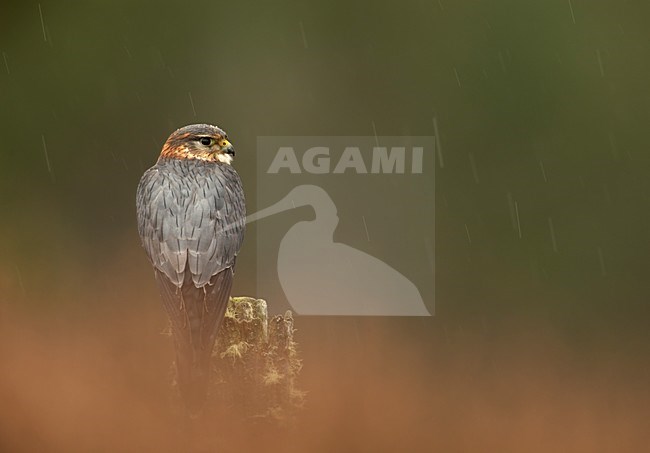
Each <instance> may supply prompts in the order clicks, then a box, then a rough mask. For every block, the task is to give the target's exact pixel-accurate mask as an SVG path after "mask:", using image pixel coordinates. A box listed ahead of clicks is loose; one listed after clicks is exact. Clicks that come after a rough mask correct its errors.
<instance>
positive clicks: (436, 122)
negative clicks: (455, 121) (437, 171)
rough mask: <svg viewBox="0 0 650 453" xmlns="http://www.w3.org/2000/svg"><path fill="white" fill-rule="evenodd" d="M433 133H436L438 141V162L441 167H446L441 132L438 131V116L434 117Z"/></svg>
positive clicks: (436, 144)
mask: <svg viewBox="0 0 650 453" xmlns="http://www.w3.org/2000/svg"><path fill="white" fill-rule="evenodd" d="M433 133H434V135H435V139H436V143H435V147H436V151H437V152H436V154H438V163H439V164H440V168H445V161H444V160H443V158H442V147H441V146H440V133H439V132H438V118H436V117H435V116H434V117H433Z"/></svg>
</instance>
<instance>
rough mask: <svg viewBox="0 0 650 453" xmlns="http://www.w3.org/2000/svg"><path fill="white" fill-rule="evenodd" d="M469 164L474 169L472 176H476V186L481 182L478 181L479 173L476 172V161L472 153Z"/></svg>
mask: <svg viewBox="0 0 650 453" xmlns="http://www.w3.org/2000/svg"><path fill="white" fill-rule="evenodd" d="M469 164H470V166H471V167H472V175H473V176H474V181H475V182H476V184H478V183H479V180H478V171H477V170H476V161H475V160H474V154H473V153H471V152H470V153H469Z"/></svg>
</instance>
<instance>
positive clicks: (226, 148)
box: [221, 140, 235, 156]
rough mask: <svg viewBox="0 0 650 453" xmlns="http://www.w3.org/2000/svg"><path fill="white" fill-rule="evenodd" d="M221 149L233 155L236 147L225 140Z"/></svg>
mask: <svg viewBox="0 0 650 453" xmlns="http://www.w3.org/2000/svg"><path fill="white" fill-rule="evenodd" d="M221 151H222V152H224V153H226V154H229V155H231V156H234V155H235V148H234V147H233V146H232V144H231V143H230V142H229V141H228V140H223V143H222V145H221Z"/></svg>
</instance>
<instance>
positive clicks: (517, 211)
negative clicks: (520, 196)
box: [515, 201, 521, 239]
mask: <svg viewBox="0 0 650 453" xmlns="http://www.w3.org/2000/svg"><path fill="white" fill-rule="evenodd" d="M515 216H516V217H517V232H518V233H519V239H521V222H519V205H518V204H517V202H516V201H515Z"/></svg>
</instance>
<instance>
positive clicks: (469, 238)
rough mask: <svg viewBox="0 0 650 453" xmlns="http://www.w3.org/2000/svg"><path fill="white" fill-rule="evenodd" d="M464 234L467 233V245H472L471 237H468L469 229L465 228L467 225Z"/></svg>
mask: <svg viewBox="0 0 650 453" xmlns="http://www.w3.org/2000/svg"><path fill="white" fill-rule="evenodd" d="M465 233H467V240H468V241H469V243H470V244H471V243H472V237H471V236H470V235H469V228H467V224H465Z"/></svg>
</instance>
